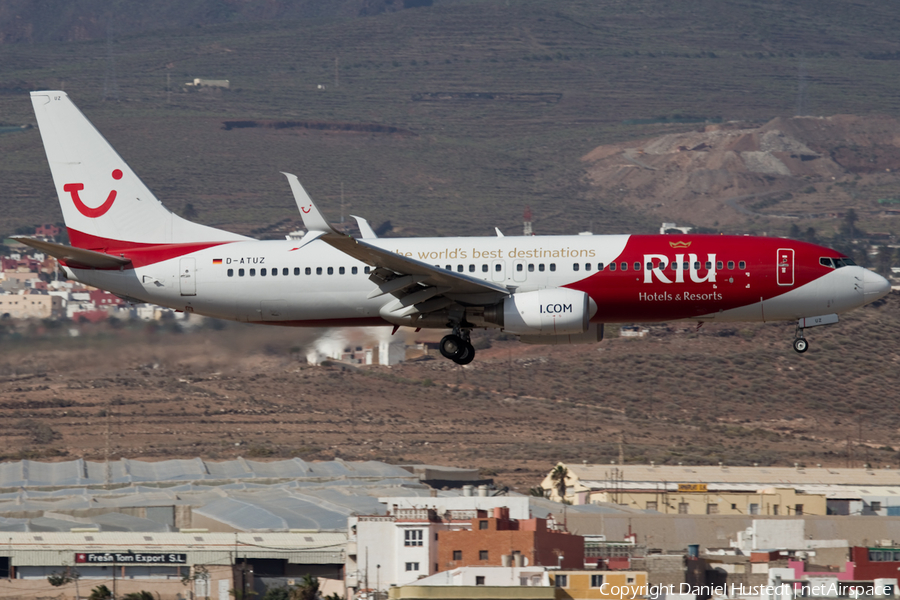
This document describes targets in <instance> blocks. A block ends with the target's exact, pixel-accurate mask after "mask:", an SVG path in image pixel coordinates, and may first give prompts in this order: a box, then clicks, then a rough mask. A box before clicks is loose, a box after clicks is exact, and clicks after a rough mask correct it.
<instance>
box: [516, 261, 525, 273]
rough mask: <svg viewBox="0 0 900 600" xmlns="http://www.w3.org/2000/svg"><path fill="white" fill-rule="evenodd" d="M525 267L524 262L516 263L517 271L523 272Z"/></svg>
mask: <svg viewBox="0 0 900 600" xmlns="http://www.w3.org/2000/svg"><path fill="white" fill-rule="evenodd" d="M524 268H525V265H523V264H522V263H519V264H517V265H516V271H518V272H519V273H521V272H522V271H523V270H524Z"/></svg>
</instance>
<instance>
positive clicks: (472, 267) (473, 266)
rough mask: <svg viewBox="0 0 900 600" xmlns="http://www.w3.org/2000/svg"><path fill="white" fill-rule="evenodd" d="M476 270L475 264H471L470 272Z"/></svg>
mask: <svg viewBox="0 0 900 600" xmlns="http://www.w3.org/2000/svg"><path fill="white" fill-rule="evenodd" d="M474 272H475V265H469V273H474Z"/></svg>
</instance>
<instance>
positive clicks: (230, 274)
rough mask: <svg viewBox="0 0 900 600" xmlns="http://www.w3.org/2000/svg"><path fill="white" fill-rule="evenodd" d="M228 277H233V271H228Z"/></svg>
mask: <svg viewBox="0 0 900 600" xmlns="http://www.w3.org/2000/svg"><path fill="white" fill-rule="evenodd" d="M228 276H229V277H234V269H228Z"/></svg>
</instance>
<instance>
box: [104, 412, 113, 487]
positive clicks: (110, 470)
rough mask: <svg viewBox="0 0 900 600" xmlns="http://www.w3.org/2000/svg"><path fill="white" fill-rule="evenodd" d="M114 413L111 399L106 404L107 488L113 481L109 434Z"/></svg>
mask: <svg viewBox="0 0 900 600" xmlns="http://www.w3.org/2000/svg"><path fill="white" fill-rule="evenodd" d="M111 415H112V400H110V401H109V402H108V403H107V404H106V450H105V452H104V454H105V456H106V489H109V486H110V483H112V469H111V467H110V466H109V436H110V427H109V419H110V416H111Z"/></svg>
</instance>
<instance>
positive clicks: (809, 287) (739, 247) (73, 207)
mask: <svg viewBox="0 0 900 600" xmlns="http://www.w3.org/2000/svg"><path fill="white" fill-rule="evenodd" d="M31 100H32V104H33V105H34V111H35V114H36V115H37V121H38V126H39V127H40V132H41V137H42V139H43V142H44V149H45V150H46V152H47V159H48V161H49V163H50V170H51V173H52V175H53V181H54V184H55V185H56V190H57V194H58V195H59V203H60V206H61V208H62V213H63V217H64V219H65V223H66V228H67V230H68V233H69V240H70V241H71V244H72V245H71V246H64V245H61V244H54V243H48V242H44V241H41V240H35V239H31V238H17V239H19V240H21V241H22V242H24V243H26V244H29V245H31V246H33V247H35V248H39V249H41V250H43V251H45V252H46V253H48V254H50V255H51V256H55V257H56V258H57V259H59V261H60V264H61V265H62V268H63V269H65V272H66V274H67V275H68V277H70V278H71V279H75V280H77V281H81V282H83V283H85V284H88V285H91V286H95V287H98V288H101V289H104V290H108V291H110V292H112V293H114V294H116V295H118V296H120V297H122V298H125V299H127V300H130V301H134V302H150V303H154V304H158V305H161V306H168V307H171V308H174V309H176V310H181V311H185V312H189V313H196V314H202V315H207V316H211V317H217V318H221V319H231V320H235V321H246V322H252V323H264V324H269V325H289V326H308V327H346V326H363V325H367V326H368V325H389V326H390V325H393V326H394V327H395V328H396V327H399V326H408V327H415V328H437V329H451V330H452V333H450V334H449V335H446V336H445V337H444V338H443V340H442V341H441V346H440V349H441V353H442V354H443V355H444V356H445V357H447V358H449V359H451V360H453V361H455V362H456V363H459V364H466V363H469V362H471V361H472V359H473V358H474V357H475V350H474V348H473V347H472V344H471V342H470V341H469V334H470V332H471V331H472V330H473V329H475V328H498V329H502V330H504V331H507V332H510V333H513V334H515V335H517V336H518V337H519V339H520V340H521V341H522V342H526V343H532V344H578V343H594V342H598V341H600V340H601V339H602V336H603V325H602V323H604V322H649V321H668V320H675V319H692V320H698V321H701V322H703V321H784V320H797V330H796V334H795V339H794V348H795V349H796V350H797V351H798V352H804V351H806V349H807V348H808V343H807V341H806V339H805V337H804V335H803V332H804V330H805V329H806V328H809V327H814V326H818V325H828V324H832V323H836V322H837V320H838V314H839V313H841V312H844V311H848V310H851V309H854V308H857V307H860V306H862V305H864V304H866V303H868V302H872V301H873V300H876V299H878V298H881V297H883V296H884V295H886V294H887V293H888V292H889V291H890V286H889V284H888V282H887V280H885V279H884V278H883V277H881V276H879V275H877V274H875V273H873V272H871V271H869V270H867V269H863V268H861V267H859V266H855V265H854V264H853V261H852V260H850V259H849V258H848V257H846V256H844V255H842V254H841V253H840V252H837V251H835V250H831V249H828V248H824V247H822V246H816V245H813V244H808V243H805V242H799V241H794V240H787V239H777V238H775V239H773V238H758V237H738V236H715V235H677V236H673V235H603V236H582V235H578V236H536V237H503V236H502V235H499V231H498V236H497V237H454V238H394V239H391V238H376V237H375V235H374V233H373V232H372V230H371V228H370V227H369V226H368V223H367V222H366V221H365V220H364V219H360V218H358V217H357V220H358V221H359V223H360V229H361V231H362V232H363V238H362V239H354V238H352V237H349V236H347V235H344V234H342V233H339V232H337V231H335V230H334V229H333V228H332V227H331V225H330V224H329V222H328V220H327V219H325V218H324V217H323V216H322V213H321V212H320V211H319V209H318V208H317V207H316V205H315V204H314V203H313V201H312V200H311V199H310V198H309V196H308V195H307V194H306V192H305V191H304V190H303V187H302V186H301V185H300V182H299V181H298V179H297V177H295V176H294V175H290V174H287V173H286V174H285V175H286V176H287V179H288V182H289V184H290V188H291V190H292V192H293V195H294V199H295V200H296V202H297V206H298V208H299V209H300V213H301V215H302V217H303V222H304V224H305V226H306V228H307V229H308V233H307V234H306V235H305V236H304V237H303V238H302V240H301V241H299V242H298V241H291V240H284V241H280V240H265V241H260V240H255V239H252V238H248V237H245V236H242V235H237V234H235V233H230V232H227V231H222V230H219V229H214V228H212V227H207V226H205V225H199V224H196V223H192V222H189V221H187V220H185V219H182V218H181V217H179V216H177V215H175V214H173V213H171V212H170V211H168V210H167V209H166V208H165V207H164V206H163V205H162V204H161V203H160V201H159V200H157V199H156V197H155V196H154V195H153V193H152V192H151V191H150V190H149V189H147V187H146V186H145V185H144V184H143V182H142V181H141V180H140V179H139V178H138V177H137V175H135V173H134V172H133V171H132V170H131V168H130V167H129V166H128V165H127V164H125V161H124V160H122V158H121V157H120V156H119V155H118V154H117V153H116V152H115V150H114V149H113V148H112V147H111V146H110V145H109V143H108V142H107V141H106V140H105V139H104V138H103V136H102V135H100V133H99V132H98V131H97V130H96V129H95V128H94V127H93V125H91V123H90V121H88V119H87V118H86V117H85V116H84V115H83V114H82V113H81V112H80V111H79V110H78V108H76V106H75V105H74V104H73V103H72V102H71V100H69V98H68V96H67V95H66V94H65V93H64V92H60V91H42V92H32V93H31Z"/></svg>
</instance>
